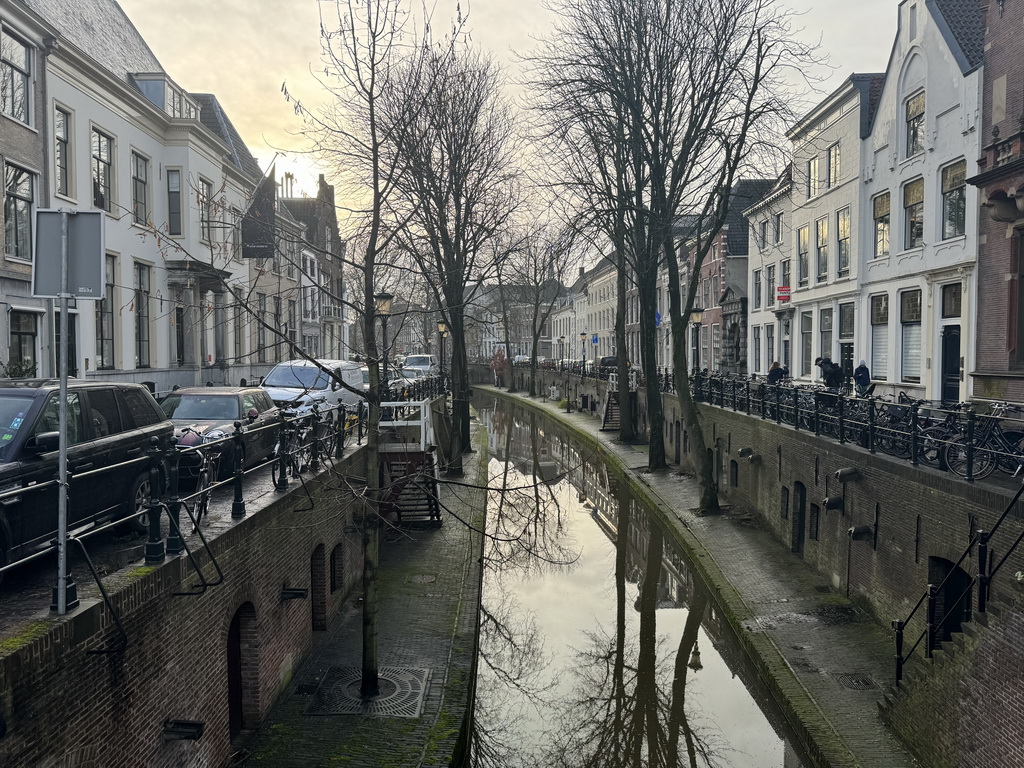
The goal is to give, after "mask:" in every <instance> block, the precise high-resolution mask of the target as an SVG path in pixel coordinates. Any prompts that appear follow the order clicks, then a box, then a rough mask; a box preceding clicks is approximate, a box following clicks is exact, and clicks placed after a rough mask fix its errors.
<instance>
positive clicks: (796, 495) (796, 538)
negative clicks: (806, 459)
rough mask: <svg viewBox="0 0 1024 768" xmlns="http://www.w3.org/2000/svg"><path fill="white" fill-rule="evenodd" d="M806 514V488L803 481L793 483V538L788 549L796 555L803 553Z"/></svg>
mask: <svg viewBox="0 0 1024 768" xmlns="http://www.w3.org/2000/svg"><path fill="white" fill-rule="evenodd" d="M806 514H807V488H805V487H804V484H803V483H794V485H793V538H792V544H791V546H790V551H791V552H793V554H796V555H803V553H804V518H805V517H806Z"/></svg>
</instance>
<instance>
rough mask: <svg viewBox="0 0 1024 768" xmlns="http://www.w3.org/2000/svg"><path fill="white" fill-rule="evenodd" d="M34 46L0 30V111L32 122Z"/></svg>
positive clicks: (21, 120) (23, 120)
mask: <svg viewBox="0 0 1024 768" xmlns="http://www.w3.org/2000/svg"><path fill="white" fill-rule="evenodd" d="M31 75H32V49H31V48H29V47H28V46H27V45H25V43H23V42H21V41H20V40H19V39H18V38H16V37H14V36H13V35H12V34H11V33H10V32H8V31H7V30H6V29H5V30H3V31H2V32H0V110H2V111H3V113H4V114H5V115H7V116H8V117H13V118H14V119H15V120H17V121H18V122H21V123H28V122H29V117H30V115H31V109H30V103H31V102H30V99H31V95H32V89H31V87H30V84H29V81H30V77H31Z"/></svg>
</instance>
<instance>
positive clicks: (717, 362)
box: [711, 323, 722, 371]
mask: <svg viewBox="0 0 1024 768" xmlns="http://www.w3.org/2000/svg"><path fill="white" fill-rule="evenodd" d="M721 367H722V326H721V325H719V324H718V323H715V324H714V325H712V326H711V370H713V371H717V370H720V369H721Z"/></svg>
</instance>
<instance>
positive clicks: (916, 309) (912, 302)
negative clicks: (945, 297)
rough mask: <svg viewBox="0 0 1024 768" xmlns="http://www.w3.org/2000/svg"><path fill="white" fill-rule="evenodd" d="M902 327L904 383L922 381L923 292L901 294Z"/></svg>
mask: <svg viewBox="0 0 1024 768" xmlns="http://www.w3.org/2000/svg"><path fill="white" fill-rule="evenodd" d="M900 325H901V326H902V330H903V345H902V350H901V351H902V357H901V359H902V364H901V371H902V378H903V381H910V382H919V381H921V291H920V290H916V291H904V292H903V293H901V294H900Z"/></svg>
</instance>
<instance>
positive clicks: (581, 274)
mask: <svg viewBox="0 0 1024 768" xmlns="http://www.w3.org/2000/svg"><path fill="white" fill-rule="evenodd" d="M580 277H583V267H580Z"/></svg>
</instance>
